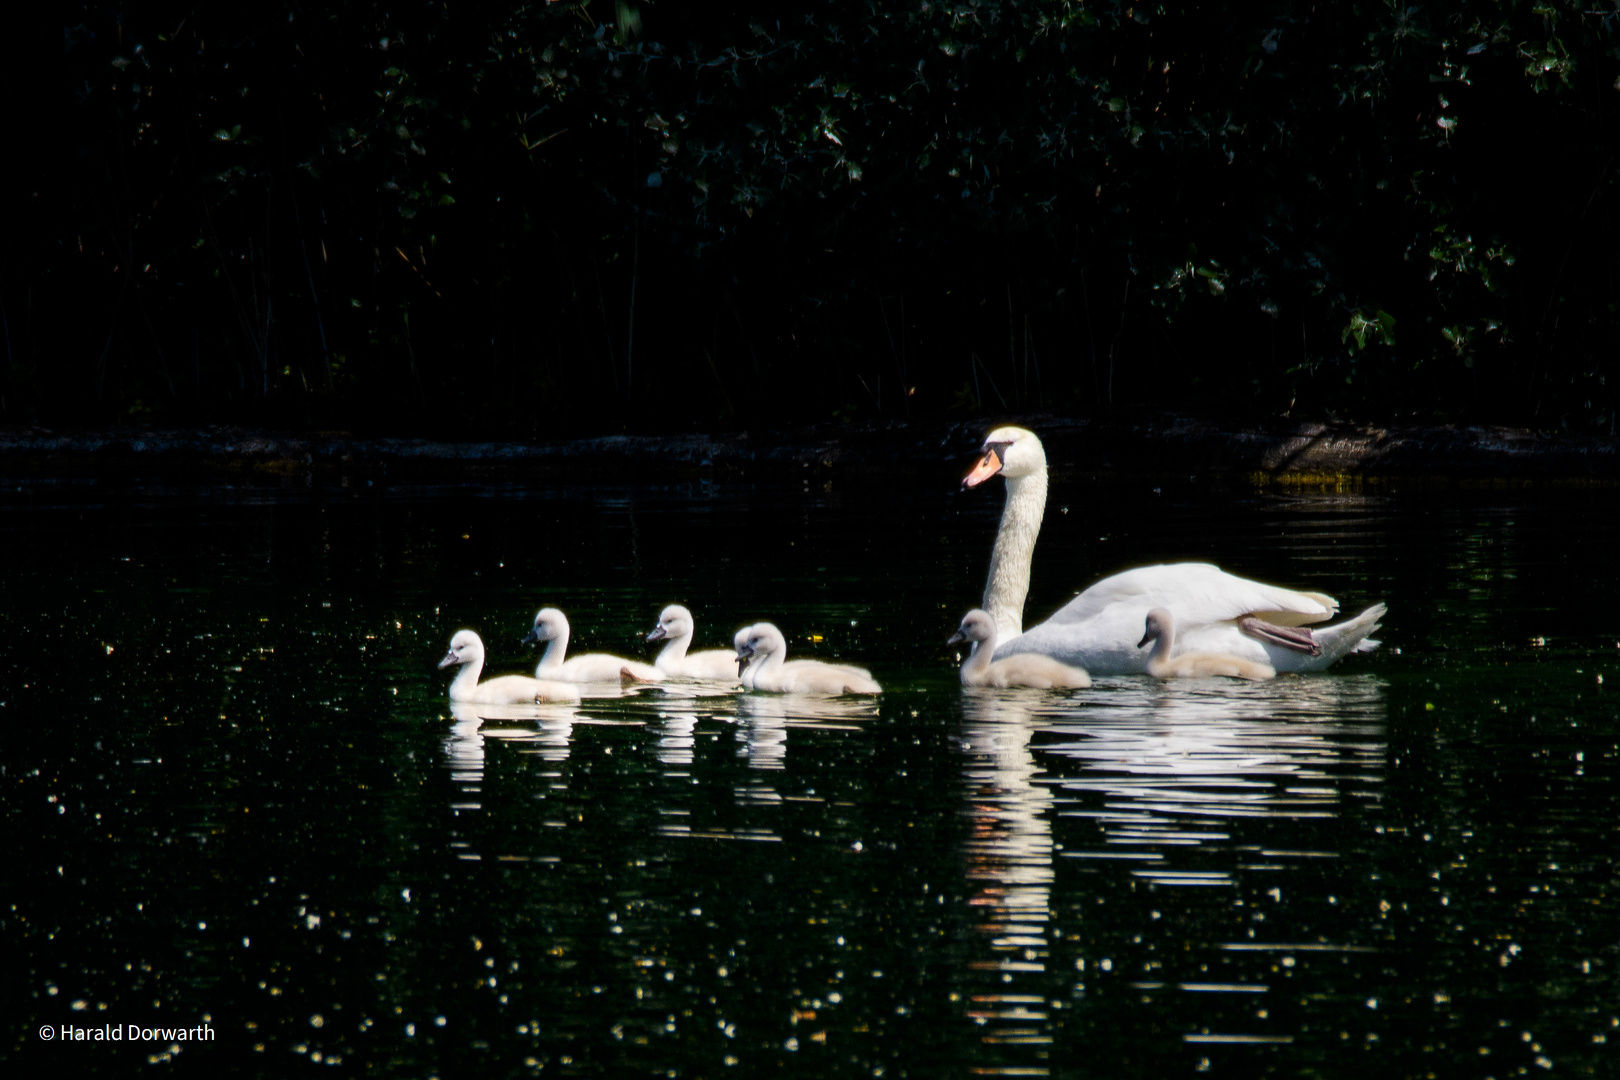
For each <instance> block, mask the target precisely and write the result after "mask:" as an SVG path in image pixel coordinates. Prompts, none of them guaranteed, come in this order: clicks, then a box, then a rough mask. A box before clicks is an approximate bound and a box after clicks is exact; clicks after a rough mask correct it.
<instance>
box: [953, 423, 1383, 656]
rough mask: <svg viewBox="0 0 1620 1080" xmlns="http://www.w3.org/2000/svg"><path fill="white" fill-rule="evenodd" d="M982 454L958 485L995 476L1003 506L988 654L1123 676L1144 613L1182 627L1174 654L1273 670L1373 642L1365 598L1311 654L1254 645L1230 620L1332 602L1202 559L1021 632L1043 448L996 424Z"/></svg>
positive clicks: (1315, 612)
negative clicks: (1161, 612) (1046, 659)
mask: <svg viewBox="0 0 1620 1080" xmlns="http://www.w3.org/2000/svg"><path fill="white" fill-rule="evenodd" d="M985 448H986V453H985V457H984V459H983V460H982V461H981V462H980V464H979V465H978V467H976V468H975V469H974V471H973V472H971V473H970V474H969V475H968V477H967V479H966V480H964V481H963V483H964V484H965V485H966V486H969V487H971V486H974V485H976V484H978V483H981V482H983V481H984V480H986V479H988V478H989V477H990V476H993V475H996V474H998V473H999V474H1000V475H1002V476H1003V477H1005V478H1006V481H1007V504H1006V507H1005V509H1004V510H1003V511H1002V516H1001V527H1000V528H999V529H998V530H997V533H996V543H995V548H994V550H993V551H992V552H991V556H990V574H989V577H988V580H987V581H986V583H985V591H984V607H985V609H986V610H987V611H988V612H989V613H990V615H991V616H992V618H994V620H995V623H996V632H997V638H998V641H999V644H998V645H997V646H996V651H995V659H997V660H1002V659H1005V658H1007V657H1010V656H1016V655H1019V654H1023V653H1039V654H1041V655H1043V656H1050V657H1052V658H1053V659H1055V660H1058V661H1061V662H1062V663H1065V664H1069V665H1071V666H1074V667H1078V668H1083V669H1084V670H1086V671H1087V672H1090V673H1091V674H1092V675H1130V674H1140V673H1141V672H1143V671H1145V670H1146V665H1147V655H1148V654H1147V653H1145V652H1144V651H1143V650H1141V649H1139V648H1138V647H1137V645H1136V643H1137V640H1138V638H1139V637H1140V636H1141V633H1142V627H1143V625H1144V623H1145V620H1146V618H1147V613H1148V612H1149V611H1151V610H1153V609H1154V608H1165V609H1167V610H1168V611H1170V612H1171V614H1172V616H1173V617H1174V619H1175V623H1176V625H1177V626H1178V627H1180V628H1181V630H1180V634H1179V635H1178V637H1177V640H1176V642H1175V648H1176V650H1177V651H1178V652H1211V653H1221V654H1226V655H1230V656H1235V657H1238V658H1240V659H1244V660H1249V661H1253V662H1255V663H1260V664H1266V665H1269V666H1270V667H1272V668H1274V669H1275V670H1277V671H1321V670H1323V669H1325V668H1327V667H1328V666H1329V665H1331V664H1332V663H1333V662H1334V661H1336V660H1338V659H1340V658H1341V657H1343V656H1346V655H1348V654H1349V653H1351V652H1367V651H1370V650H1372V649H1374V648H1376V647H1377V645H1378V643H1377V642H1376V641H1372V640H1370V639H1369V638H1368V635H1369V634H1371V633H1372V632H1373V631H1374V630H1376V629H1378V620H1379V619H1380V618H1381V617H1382V616H1383V614H1384V612H1385V611H1386V610H1387V609H1386V608H1385V607H1384V605H1383V604H1374V605H1373V606H1372V607H1370V608H1368V609H1367V610H1366V611H1363V612H1362V613H1361V614H1360V615H1357V616H1356V617H1355V618H1353V619H1350V620H1348V621H1346V622H1342V623H1337V624H1335V625H1332V626H1325V627H1322V628H1320V629H1317V630H1315V631H1314V632H1313V636H1314V638H1315V641H1316V644H1317V645H1318V646H1319V647H1320V649H1321V652H1320V654H1319V655H1314V656H1313V655H1311V654H1309V653H1305V652H1299V651H1295V650H1293V649H1289V648H1286V647H1284V646H1282V645H1277V644H1273V643H1271V642H1263V641H1260V640H1258V639H1256V638H1253V637H1250V636H1249V635H1247V634H1245V633H1244V632H1243V631H1242V630H1241V629H1239V627H1238V620H1240V619H1244V618H1248V617H1251V616H1252V617H1255V618H1258V619H1260V620H1263V621H1264V622H1268V623H1271V624H1273V625H1275V626H1280V627H1298V626H1306V625H1309V624H1311V623H1318V622H1325V621H1326V620H1328V619H1331V618H1332V617H1333V616H1334V615H1335V614H1336V613H1337V612H1338V603H1337V601H1335V600H1334V599H1333V598H1332V597H1331V596H1325V595H1323V594H1322V593H1315V592H1302V591H1298V590H1294V589H1285V588H1281V587H1279V586H1276V585H1267V584H1265V583H1264V582H1259V581H1251V580H1249V579H1247V578H1240V577H1238V576H1236V575H1234V574H1228V573H1227V572H1226V571H1224V570H1222V569H1220V568H1219V567H1217V566H1212V565H1210V564H1208V563H1170V564H1166V565H1161V566H1142V567H1138V568H1136V569H1134V570H1126V571H1124V572H1123V573H1119V574H1114V575H1113V576H1112V577H1107V578H1104V579H1103V580H1101V581H1099V582H1097V583H1096V584H1095V585H1092V586H1091V587H1090V588H1088V589H1086V590H1085V591H1084V592H1082V593H1080V594H1079V595H1078V596H1076V597H1075V598H1074V599H1073V600H1070V601H1069V602H1068V603H1067V604H1065V605H1064V606H1063V607H1061V608H1059V609H1058V610H1057V612H1055V613H1054V614H1053V615H1052V617H1051V618H1050V619H1048V620H1047V621H1046V622H1044V623H1041V624H1040V625H1039V626H1035V627H1032V628H1031V629H1029V630H1027V631H1026V630H1024V629H1023V609H1024V598H1025V596H1026V595H1027V593H1028V591H1029V570H1030V563H1031V560H1032V559H1033V558H1034V554H1035V540H1036V538H1037V537H1038V536H1039V534H1040V527H1041V518H1042V516H1043V515H1044V513H1045V509H1046V487H1047V473H1046V453H1045V451H1044V450H1043V449H1042V447H1041V443H1040V440H1039V439H1038V438H1036V436H1035V434H1034V433H1033V432H1031V431H1027V430H1025V429H1024V428H1016V427H1004V428H997V429H996V430H995V431H992V432H991V433H990V434H989V435H988V436H987V437H986V439H985Z"/></svg>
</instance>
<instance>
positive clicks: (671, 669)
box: [647, 604, 737, 683]
mask: <svg viewBox="0 0 1620 1080" xmlns="http://www.w3.org/2000/svg"><path fill="white" fill-rule="evenodd" d="M696 629H697V624H696V622H695V621H694V620H693V618H692V613H691V612H690V611H688V610H687V609H686V608H685V607H684V606H682V605H681V604H671V605H669V606H668V607H666V608H665V609H664V610H663V611H660V612H659V613H658V625H657V626H655V627H653V629H652V633H650V634H648V635H647V640H648V641H662V642H664V643H665V644H664V647H663V648H662V649H660V650H659V652H658V657H657V659H655V660H653V666H654V667H656V668H657V669H658V670H659V671H662V672H663V673H664V674H665V675H668V676H670V677H671V678H679V679H712V680H715V681H718V682H729V683H734V682H736V681H737V654H736V653H735V652H733V651H731V650H728V649H704V650H703V651H702V652H695V653H689V652H687V651H686V650H687V649H688V648H690V647H691V645H692V635H693V634H694V633H695V632H696Z"/></svg>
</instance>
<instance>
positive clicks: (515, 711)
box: [445, 702, 579, 768]
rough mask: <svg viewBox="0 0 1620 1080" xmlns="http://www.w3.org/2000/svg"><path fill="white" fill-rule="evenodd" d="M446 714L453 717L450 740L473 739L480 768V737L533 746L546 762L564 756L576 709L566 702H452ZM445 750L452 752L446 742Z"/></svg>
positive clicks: (575, 717)
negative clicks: (475, 742)
mask: <svg viewBox="0 0 1620 1080" xmlns="http://www.w3.org/2000/svg"><path fill="white" fill-rule="evenodd" d="M450 715H451V716H452V717H454V719H455V723H454V724H453V725H451V729H450V731H451V738H452V740H455V739H462V740H471V739H474V738H476V740H477V745H478V762H479V766H480V768H481V767H482V765H483V740H484V739H486V738H487V739H501V740H503V741H508V742H513V743H518V744H522V745H523V746H524V747H529V746H532V747H535V748H536V752H537V753H538V754H539V755H540V757H542V758H544V759H545V760H547V761H561V760H563V759H565V758H567V757H568V754H569V748H570V746H569V744H570V740H571V738H572V736H573V732H574V721H575V720H576V719H577V718H578V716H579V710H578V709H577V708H575V707H574V706H573V705H567V704H556V705H479V704H475V703H469V702H455V703H452V704H451V706H450ZM445 752H446V753H447V754H452V755H453V754H454V753H456V751H455V750H453V749H452V746H451V743H450V742H446V743H445ZM452 768H454V759H453V758H452Z"/></svg>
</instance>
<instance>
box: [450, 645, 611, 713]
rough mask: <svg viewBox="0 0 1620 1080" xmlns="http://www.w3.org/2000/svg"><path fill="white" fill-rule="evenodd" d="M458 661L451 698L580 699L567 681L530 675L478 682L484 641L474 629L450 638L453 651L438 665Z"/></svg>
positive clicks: (502, 701)
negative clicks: (537, 677)
mask: <svg viewBox="0 0 1620 1080" xmlns="http://www.w3.org/2000/svg"><path fill="white" fill-rule="evenodd" d="M452 664H459V665H460V666H461V670H460V671H458V672H456V677H455V678H454V679H452V680H450V700H451V701H467V702H479V703H482V704H487V705H516V704H522V703H524V702H530V703H532V702H535V701H578V700H579V691H578V690H575V689H574V688H573V687H572V686H568V685H566V684H564V683H556V682H549V681H546V680H542V679H531V678H529V677H528V676H527V675H497V676H496V677H495V678H493V679H485V680H484V681H483V682H479V681H478V676H479V675H480V674H481V673H482V672H483V670H484V642H483V639H482V638H480V637H479V636H478V635H477V634H475V633H473V632H472V631H471V630H457V631H456V634H455V636H454V637H452V638H451V639H450V651H449V652H447V653H445V654H444V659H443V660H440V661H439V667H441V668H447V667H449V666H451V665H452Z"/></svg>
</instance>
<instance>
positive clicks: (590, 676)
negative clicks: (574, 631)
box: [520, 607, 664, 683]
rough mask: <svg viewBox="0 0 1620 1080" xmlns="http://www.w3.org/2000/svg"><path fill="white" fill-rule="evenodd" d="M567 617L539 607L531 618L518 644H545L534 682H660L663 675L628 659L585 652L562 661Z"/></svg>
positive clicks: (566, 637)
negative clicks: (543, 680)
mask: <svg viewBox="0 0 1620 1080" xmlns="http://www.w3.org/2000/svg"><path fill="white" fill-rule="evenodd" d="M568 635H569V628H568V616H566V615H564V614H563V613H562V612H561V611H558V610H557V609H556V608H552V607H548V608H541V609H540V610H539V611H538V612H537V613H536V614H535V616H534V625H533V626H532V627H530V628H529V633H528V634H527V635H526V636H525V637H524V638H523V641H522V642H521V643H520V644H523V645H527V644H529V643H530V642H546V643H547V644H546V651H545V652H544V653H542V654H541V656H540V663H539V666H537V667H536V668H535V669H534V677H535V678H537V679H556V680H558V681H559V682H570V683H589V682H613V683H616V682H620V681H621V680H625V679H629V680H631V681H633V682H662V681H663V679H664V673H663V672H662V671H659V670H658V669H657V668H655V667H653V666H652V665H651V664H643V663H642V662H641V661H640V660H627V659H625V658H624V657H621V656H610V655H609V654H607V653H584V654H582V655H579V656H574V657H569V658H568V659H564V657H565V656H567V653H568Z"/></svg>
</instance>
